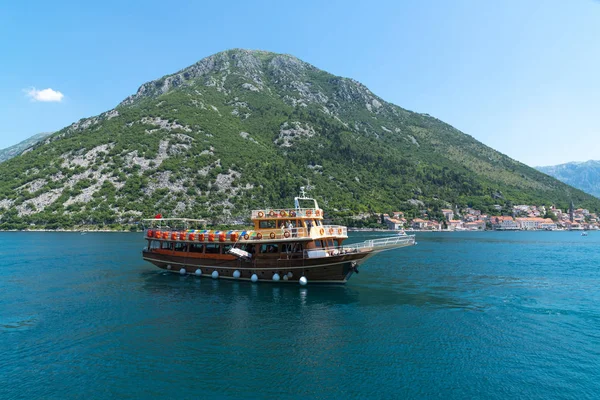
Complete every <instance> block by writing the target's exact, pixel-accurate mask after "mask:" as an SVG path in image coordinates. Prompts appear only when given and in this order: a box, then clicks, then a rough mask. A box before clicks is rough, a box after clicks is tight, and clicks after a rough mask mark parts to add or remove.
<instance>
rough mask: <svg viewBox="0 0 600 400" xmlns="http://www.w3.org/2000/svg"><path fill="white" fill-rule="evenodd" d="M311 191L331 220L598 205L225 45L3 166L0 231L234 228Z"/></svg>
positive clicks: (345, 90)
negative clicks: (192, 222)
mask: <svg viewBox="0 0 600 400" xmlns="http://www.w3.org/2000/svg"><path fill="white" fill-rule="evenodd" d="M308 181H310V184H311V185H312V186H314V187H315V188H316V189H315V190H314V191H313V192H312V194H313V195H314V196H315V197H317V198H319V199H320V201H321V203H320V204H321V205H322V206H324V208H326V209H327V210H328V215H329V216H333V217H339V218H341V217H343V216H347V215H350V214H352V213H357V212H367V211H376V212H387V211H391V210H398V209H401V210H406V211H407V213H409V214H410V213H414V214H416V213H418V212H422V210H425V209H429V213H430V215H436V213H439V210H440V208H442V207H448V206H449V205H456V204H458V205H470V206H473V207H477V208H480V209H483V210H484V211H486V210H490V211H491V210H493V208H492V206H493V205H494V204H501V205H505V204H506V205H510V204H511V202H514V203H533V204H550V203H556V202H558V203H560V204H562V205H563V206H565V205H566V204H568V202H569V201H570V200H573V201H574V202H575V203H576V204H578V205H582V206H586V207H587V208H590V209H592V210H595V209H600V201H599V200H598V199H595V198H593V197H591V196H589V195H587V194H585V193H583V192H581V191H579V190H577V189H574V188H572V187H569V186H567V185H565V184H563V183H561V182H559V181H557V180H555V179H553V178H551V177H549V176H547V175H545V174H543V173H540V172H538V171H536V170H534V169H532V168H529V167H527V166H526V165H524V164H521V163H519V162H516V161H514V160H512V159H510V158H509V157H507V156H505V155H503V154H500V153H498V152H496V151H494V150H493V149H491V148H489V147H487V146H485V145H483V144H481V143H480V142H478V141H476V140H474V139H473V138H472V137H470V136H468V135H465V134H463V133H462V132H460V131H458V130H456V129H454V128H453V127H452V126H450V125H448V124H445V123H443V122H442V121H440V120H438V119H436V118H433V117H431V116H429V115H426V114H418V113H414V112H410V111H407V110H404V109H402V108H400V107H398V106H395V105H393V104H390V103H388V102H386V101H384V100H383V99H381V98H379V97H377V96H376V95H375V94H373V93H372V92H371V91H370V90H369V89H367V88H366V87H365V86H364V85H362V84H360V83H359V82H356V81H354V80H352V79H348V78H342V77H339V76H334V75H332V74H329V73H327V72H325V71H322V70H319V69H317V68H315V67H314V66H312V65H310V64H307V63H305V62H303V61H301V60H299V59H297V58H295V57H293V56H289V55H282V54H274V53H269V52H264V51H248V50H229V51H225V52H222V53H218V54H215V55H213V56H210V57H207V58H205V59H203V60H201V61H199V62H198V63H196V64H194V65H192V66H190V67H188V68H185V69H183V70H181V71H179V72H177V73H175V74H172V75H168V76H165V77H162V78H160V79H157V80H155V81H152V82H148V83H145V84H143V85H142V86H141V87H140V88H139V90H138V91H137V93H136V94H134V95H132V96H130V97H128V98H127V99H125V100H124V101H123V102H122V103H121V104H119V105H118V106H117V107H115V108H114V109H112V110H109V111H107V112H105V113H103V114H100V115H98V116H95V117H91V118H86V119H82V120H80V121H78V122H76V123H74V124H72V125H70V126H68V127H66V128H64V129H62V130H61V131H59V132H57V133H55V134H53V135H52V136H50V137H48V138H46V139H45V140H44V141H42V142H40V143H38V144H37V145H36V146H35V147H34V148H33V149H32V150H31V151H27V152H26V153H24V154H22V155H21V156H19V157H15V158H13V159H11V160H9V161H7V162H5V163H2V164H0V228H5V229H6V228H24V227H27V226H31V225H33V224H35V226H37V227H39V226H45V227H49V228H56V227H66V226H73V225H80V224H99V225H114V224H119V223H126V222H130V221H136V220H139V219H140V218H143V217H151V216H153V215H154V214H155V213H157V212H160V213H162V214H163V215H164V216H171V217H173V216H187V217H210V218H212V219H213V220H214V221H215V222H233V221H240V220H244V218H246V217H247V212H248V210H249V209H252V208H258V207H265V206H268V205H272V206H285V205H290V206H291V205H292V198H293V196H294V195H296V194H297V192H298V188H299V186H301V185H306V184H307V183H308Z"/></svg>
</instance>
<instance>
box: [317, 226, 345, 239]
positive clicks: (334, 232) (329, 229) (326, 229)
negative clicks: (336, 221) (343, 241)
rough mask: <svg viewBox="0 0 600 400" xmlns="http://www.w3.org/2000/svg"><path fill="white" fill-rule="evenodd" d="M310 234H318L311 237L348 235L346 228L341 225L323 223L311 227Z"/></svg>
mask: <svg viewBox="0 0 600 400" xmlns="http://www.w3.org/2000/svg"><path fill="white" fill-rule="evenodd" d="M311 234H313V235H318V236H312V237H328V236H344V237H348V228H346V227H345V226H343V225H323V226H316V227H313V228H312V230H311Z"/></svg>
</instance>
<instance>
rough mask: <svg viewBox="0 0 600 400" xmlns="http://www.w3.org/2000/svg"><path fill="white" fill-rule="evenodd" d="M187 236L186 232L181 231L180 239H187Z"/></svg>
mask: <svg viewBox="0 0 600 400" xmlns="http://www.w3.org/2000/svg"><path fill="white" fill-rule="evenodd" d="M186 237H187V235H186V233H185V232H179V240H185V238H186Z"/></svg>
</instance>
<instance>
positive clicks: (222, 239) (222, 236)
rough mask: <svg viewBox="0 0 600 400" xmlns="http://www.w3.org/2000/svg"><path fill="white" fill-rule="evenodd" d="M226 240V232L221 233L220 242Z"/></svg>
mask: <svg viewBox="0 0 600 400" xmlns="http://www.w3.org/2000/svg"><path fill="white" fill-rule="evenodd" d="M224 241H225V234H224V233H220V234H219V242H224Z"/></svg>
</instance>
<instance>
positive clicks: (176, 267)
mask: <svg viewBox="0 0 600 400" xmlns="http://www.w3.org/2000/svg"><path fill="white" fill-rule="evenodd" d="M174 253H175V252H173V254H165V253H162V252H156V251H147V250H144V251H143V252H142V254H143V258H144V260H146V261H148V262H150V263H152V264H154V265H156V266H157V267H159V268H162V269H164V270H167V271H172V272H177V273H180V271H181V269H182V268H183V269H185V273H187V274H195V272H196V270H197V269H200V270H201V271H202V276H206V277H210V276H212V273H213V272H214V271H217V272H218V274H219V279H221V278H223V279H236V278H234V277H233V273H234V272H235V271H236V270H237V271H239V272H240V278H237V279H239V280H250V278H251V277H252V275H253V274H256V275H257V277H258V280H259V281H268V282H273V276H274V275H275V274H276V273H277V274H278V275H279V276H280V278H281V279H280V280H279V283H285V282H292V283H298V280H299V279H300V277H302V276H305V277H306V279H307V280H308V282H309V283H338V284H343V283H346V282H347V281H348V279H349V278H350V276H352V274H353V273H354V272H355V271H356V267H357V266H358V265H359V264H360V263H361V262H362V261H364V260H365V259H366V258H367V257H368V256H369V255H370V254H372V253H370V252H360V253H352V254H343V255H339V256H331V257H324V258H314V259H311V258H290V259H287V258H281V257H276V258H275V257H274V258H262V259H256V260H252V261H247V260H242V259H238V258H235V257H233V259H231V257H223V256H222V255H221V256H220V257H215V258H208V257H206V258H205V257H202V258H200V257H189V256H181V255H177V254H174ZM289 273H291V277H289V279H288V280H287V281H286V280H284V279H283V275H284V274H289Z"/></svg>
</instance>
